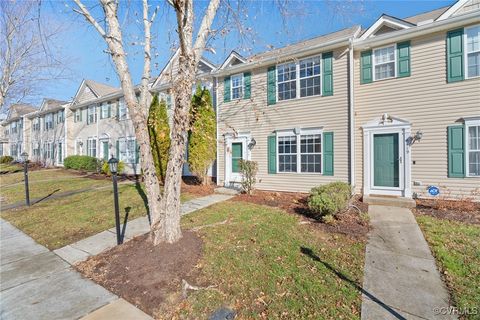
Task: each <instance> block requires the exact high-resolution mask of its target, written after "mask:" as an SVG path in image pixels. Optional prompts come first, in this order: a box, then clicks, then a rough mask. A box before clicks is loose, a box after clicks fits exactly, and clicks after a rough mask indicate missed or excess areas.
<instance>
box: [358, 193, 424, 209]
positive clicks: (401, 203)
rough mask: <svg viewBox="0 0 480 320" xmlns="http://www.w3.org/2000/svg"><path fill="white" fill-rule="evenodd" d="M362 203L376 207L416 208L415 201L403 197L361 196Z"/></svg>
mask: <svg viewBox="0 0 480 320" xmlns="http://www.w3.org/2000/svg"><path fill="white" fill-rule="evenodd" d="M363 202H365V203H367V204H370V205H377V206H391V207H400V208H415V207H416V206H417V204H416V202H415V200H413V199H410V198H404V197H386V196H377V195H370V196H363Z"/></svg>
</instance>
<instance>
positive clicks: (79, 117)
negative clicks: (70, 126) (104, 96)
mask: <svg viewBox="0 0 480 320" xmlns="http://www.w3.org/2000/svg"><path fill="white" fill-rule="evenodd" d="M73 117H74V118H73V120H74V122H81V121H82V109H77V110H75V113H74V115H73Z"/></svg>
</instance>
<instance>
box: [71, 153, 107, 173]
mask: <svg viewBox="0 0 480 320" xmlns="http://www.w3.org/2000/svg"><path fill="white" fill-rule="evenodd" d="M100 165H101V162H100V160H99V159H97V158H95V157H90V156H69V157H66V158H65V159H64V160H63V166H64V167H65V168H66V169H73V170H85V171H96V172H98V171H99V169H100Z"/></svg>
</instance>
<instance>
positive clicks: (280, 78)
mask: <svg viewBox="0 0 480 320" xmlns="http://www.w3.org/2000/svg"><path fill="white" fill-rule="evenodd" d="M277 87H278V100H279V101H281V100H289V99H295V98H296V97H297V64H296V63H286V64H281V65H278V66H277Z"/></svg>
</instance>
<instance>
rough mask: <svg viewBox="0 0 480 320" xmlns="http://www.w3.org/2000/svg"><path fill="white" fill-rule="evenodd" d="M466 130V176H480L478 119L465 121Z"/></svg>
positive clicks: (479, 130) (479, 125)
mask: <svg viewBox="0 0 480 320" xmlns="http://www.w3.org/2000/svg"><path fill="white" fill-rule="evenodd" d="M465 125H466V126H465V127H466V132H467V154H466V158H467V176H473V177H479V176H480V120H479V121H472V122H467V121H466V122H465Z"/></svg>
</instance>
